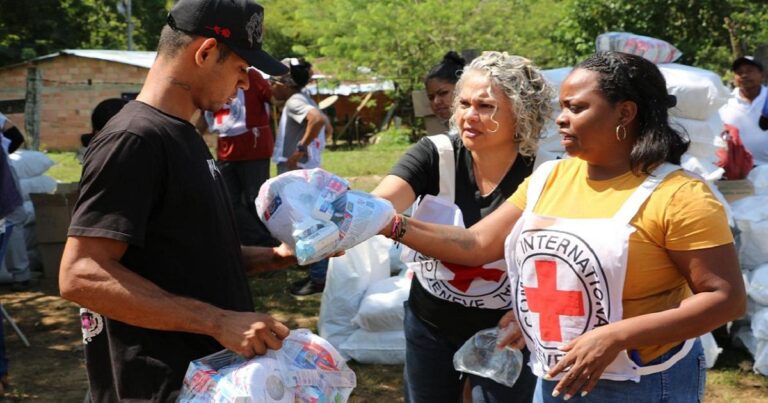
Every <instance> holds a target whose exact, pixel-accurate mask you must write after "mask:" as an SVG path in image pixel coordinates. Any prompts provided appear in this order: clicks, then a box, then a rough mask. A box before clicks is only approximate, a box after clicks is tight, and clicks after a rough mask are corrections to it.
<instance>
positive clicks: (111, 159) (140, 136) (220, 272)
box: [69, 101, 253, 402]
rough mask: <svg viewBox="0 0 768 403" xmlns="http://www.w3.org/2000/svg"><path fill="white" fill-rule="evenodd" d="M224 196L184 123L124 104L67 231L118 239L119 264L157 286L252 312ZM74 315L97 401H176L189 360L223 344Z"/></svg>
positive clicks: (95, 148) (90, 158)
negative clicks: (123, 248) (121, 247)
mask: <svg viewBox="0 0 768 403" xmlns="http://www.w3.org/2000/svg"><path fill="white" fill-rule="evenodd" d="M226 194H227V193H226V191H225V188H224V184H223V181H222V179H221V175H220V174H219V172H218V170H217V169H216V164H215V163H214V161H213V157H212V156H211V154H210V152H209V151H208V148H207V146H206V145H205V143H204V142H203V140H202V139H201V137H200V135H199V134H198V133H197V132H196V131H195V128H194V127H193V126H192V125H191V124H190V123H189V122H187V121H184V120H181V119H178V118H176V117H173V116H170V115H167V114H165V113H163V112H161V111H159V110H157V109H155V108H152V107H150V106H148V105H146V104H144V103H141V102H137V101H134V102H130V103H129V104H127V105H126V106H125V107H124V108H123V109H122V110H121V111H120V113H119V114H118V115H116V116H115V117H114V118H113V119H112V120H111V121H110V122H109V123H108V124H107V126H105V127H104V129H103V130H102V131H101V132H100V133H99V134H98V135H97V136H96V138H95V139H94V140H93V141H92V142H91V144H90V145H89V147H88V151H87V153H86V155H85V162H84V168H83V177H82V181H81V184H80V197H79V199H78V201H77V204H76V205H75V212H74V216H73V218H72V224H71V226H70V228H69V235H70V236H86V237H100V238H110V239H115V240H118V241H123V242H126V243H128V249H127V250H126V252H125V255H124V256H123V258H122V259H121V263H122V264H123V265H124V266H125V267H127V268H128V269H129V270H131V271H133V272H135V273H137V274H139V275H140V276H142V277H144V278H146V279H148V280H149V281H151V282H153V283H155V284H156V285H158V286H159V287H161V288H163V289H164V290H166V291H168V292H170V293H173V294H176V295H181V296H187V297H190V298H194V299H198V300H201V301H205V302H208V303H210V304H212V305H215V306H218V307H220V308H224V309H228V310H234V311H253V301H252V298H251V292H250V289H249V287H248V282H247V280H246V277H245V272H244V270H243V267H242V260H241V251H240V244H239V241H238V237H237V233H236V230H235V225H234V218H233V213H232V208H231V203H230V202H229V200H228V199H227V196H226ZM124 303H126V304H130V303H131V301H130V299H128V300H126V301H125V302H124ZM81 321H82V324H83V338H84V340H85V341H86V343H87V344H86V347H85V353H86V363H87V367H88V379H89V382H90V386H91V393H92V396H93V399H94V401H97V402H116V401H125V400H134V399H135V400H151V401H172V400H175V398H176V396H177V394H178V392H179V389H180V388H181V384H182V380H183V376H184V373H185V371H186V369H187V366H188V364H189V361H191V360H194V359H197V358H200V357H202V356H205V355H207V354H210V353H213V352H216V351H218V350H220V349H221V348H222V346H221V345H220V344H219V343H218V342H216V340H215V339H213V338H211V337H208V336H203V335H199V334H191V333H181V332H166V331H157V330H150V329H145V328H140V327H136V326H132V325H129V324H126V323H122V322H119V321H116V320H112V319H109V318H106V317H102V316H101V315H99V314H98V313H95V312H90V311H86V310H84V312H82V314H81Z"/></svg>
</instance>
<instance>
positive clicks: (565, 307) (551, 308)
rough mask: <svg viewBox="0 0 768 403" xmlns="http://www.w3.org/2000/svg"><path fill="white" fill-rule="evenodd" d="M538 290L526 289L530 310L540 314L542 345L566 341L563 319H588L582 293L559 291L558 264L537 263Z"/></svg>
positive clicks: (544, 261)
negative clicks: (572, 317) (583, 317)
mask: <svg viewBox="0 0 768 403" xmlns="http://www.w3.org/2000/svg"><path fill="white" fill-rule="evenodd" d="M535 264H536V280H537V282H538V283H539V286H538V287H537V288H533V287H524V288H525V296H526V297H527V298H528V308H529V309H530V310H531V312H536V313H538V314H539V328H540V329H541V340H542V341H563V335H562V333H561V332H560V316H584V301H583V300H582V297H581V296H582V292H581V291H561V290H558V289H557V264H556V263H555V262H552V261H548V260H537V261H536V262H535Z"/></svg>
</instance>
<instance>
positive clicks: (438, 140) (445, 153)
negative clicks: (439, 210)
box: [427, 134, 456, 202]
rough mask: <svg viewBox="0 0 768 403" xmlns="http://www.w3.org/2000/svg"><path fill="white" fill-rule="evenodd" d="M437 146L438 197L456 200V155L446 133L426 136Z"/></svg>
mask: <svg viewBox="0 0 768 403" xmlns="http://www.w3.org/2000/svg"><path fill="white" fill-rule="evenodd" d="M427 138H428V139H429V141H431V142H432V144H434V145H435V148H437V155H438V157H439V162H438V166H439V168H440V193H438V195H437V196H438V197H440V198H443V199H447V200H450V201H451V202H454V201H455V200H456V157H455V155H454V152H453V143H452V142H451V138H450V136H448V135H447V134H435V135H433V136H428V137H427Z"/></svg>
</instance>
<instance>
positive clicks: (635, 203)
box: [613, 163, 681, 223]
mask: <svg viewBox="0 0 768 403" xmlns="http://www.w3.org/2000/svg"><path fill="white" fill-rule="evenodd" d="M678 169H681V168H680V166H678V165H673V164H669V163H664V164H661V165H660V166H658V167H657V168H656V169H654V170H653V172H652V173H651V174H650V175H648V177H647V178H646V179H645V181H643V183H642V184H640V186H639V187H638V188H637V189H635V191H634V192H633V193H632V195H631V196H629V199H627V201H626V202H624V205H623V206H621V209H619V211H618V212H617V213H616V215H614V216H613V218H614V219H615V220H617V221H619V222H623V223H629V222H630V221H632V217H634V216H635V214H637V212H638V210H640V207H641V206H642V205H643V203H645V201H646V200H647V199H648V197H649V196H650V195H651V193H653V191H654V190H656V187H657V186H659V184H660V183H661V182H662V181H663V180H664V178H666V177H667V175H669V174H670V173H672V172H674V171H676V170H678Z"/></svg>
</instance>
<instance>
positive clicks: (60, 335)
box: [0, 270, 768, 403]
mask: <svg viewBox="0 0 768 403" xmlns="http://www.w3.org/2000/svg"><path fill="white" fill-rule="evenodd" d="M302 275H303V273H302V272H301V271H299V270H290V271H288V272H281V273H279V274H278V275H276V276H273V277H271V278H268V279H254V280H252V282H251V286H252V288H253V289H254V293H255V294H256V297H255V299H256V301H257V310H263V311H268V312H272V313H273V314H274V315H275V316H276V317H277V318H278V319H279V320H281V321H283V322H285V323H286V324H287V325H288V326H289V327H292V328H295V327H307V328H310V329H312V330H314V331H316V324H317V312H318V309H319V301H320V299H319V297H317V296H313V297H309V298H304V299H301V300H295V299H293V297H291V296H290V295H288V294H287V293H286V292H285V285H286V284H287V283H288V282H289V281H291V280H294V279H296V278H299V277H300V276H302ZM0 302H2V303H3V306H4V307H5V309H6V310H7V311H8V313H9V314H10V315H11V316H12V317H13V318H14V319H15V320H16V322H17V324H18V326H19V327H20V328H21V330H22V331H23V332H24V334H25V335H26V337H27V338H28V339H29V342H30V344H31V346H30V347H25V346H24V345H23V344H22V342H21V339H20V338H19V336H18V335H17V334H16V333H15V332H14V331H13V329H12V328H11V326H10V325H9V324H8V323H5V327H4V329H5V336H6V349H7V351H8V357H9V360H10V374H9V379H10V382H11V385H12V387H11V389H10V390H9V391H8V393H7V394H6V398H5V399H6V400H5V401H9V402H16V401H34V402H64V403H67V402H82V401H83V398H84V396H85V392H86V388H87V387H86V376H85V368H84V361H83V344H82V338H81V334H80V324H79V320H78V308H77V307H76V306H75V305H73V304H71V303H69V302H67V301H64V300H62V299H61V298H60V297H58V292H57V289H56V287H55V283H54V281H53V280H51V279H43V280H42V281H41V283H40V284H39V285H37V286H35V287H33V288H32V289H31V290H30V291H26V292H11V291H10V290H9V289H8V288H7V286H6V287H0ZM350 366H351V367H352V369H353V370H354V371H355V372H356V374H357V380H358V387H357V388H356V389H355V391H354V392H353V395H352V397H351V398H350V401H351V402H390V403H394V402H401V401H402V400H403V399H402V367H401V366H380V365H363V364H357V363H350ZM751 367H752V362H751V358H750V357H749V356H748V355H747V354H746V353H744V352H742V351H739V350H732V349H726V350H725V351H724V353H723V354H722V355H721V356H720V358H719V359H718V364H717V366H716V367H715V368H714V369H713V370H710V371H709V372H708V382H707V395H706V399H705V401H707V402H760V401H762V402H768V377H763V376H759V375H755V374H754V373H752V371H751Z"/></svg>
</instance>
